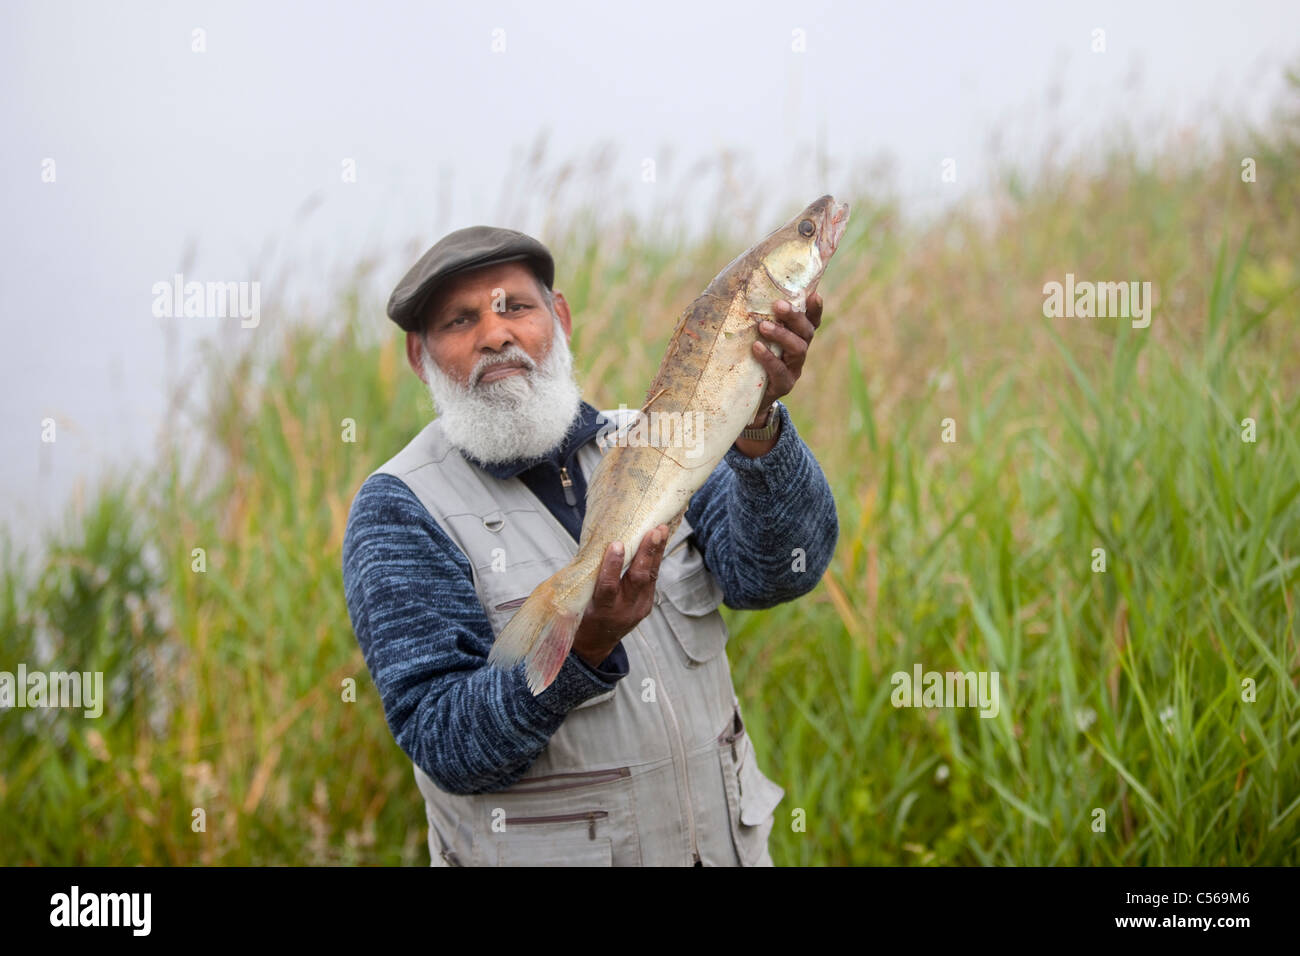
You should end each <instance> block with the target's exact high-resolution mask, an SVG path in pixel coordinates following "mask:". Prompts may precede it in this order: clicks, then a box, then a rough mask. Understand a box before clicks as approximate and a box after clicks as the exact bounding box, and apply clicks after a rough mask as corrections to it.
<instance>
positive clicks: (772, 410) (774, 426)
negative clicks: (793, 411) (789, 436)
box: [740, 402, 781, 441]
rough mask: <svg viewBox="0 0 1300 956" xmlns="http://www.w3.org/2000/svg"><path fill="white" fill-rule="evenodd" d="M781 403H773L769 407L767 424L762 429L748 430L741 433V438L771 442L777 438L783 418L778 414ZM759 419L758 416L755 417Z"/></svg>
mask: <svg viewBox="0 0 1300 956" xmlns="http://www.w3.org/2000/svg"><path fill="white" fill-rule="evenodd" d="M778 404H779V402H773V403H772V404H771V405H769V406H768V407H767V424H766V425H764V426H763V427H762V428H746V429H745V430H744V431H743V432H741V433H740V437H741V438H744V439H746V440H748V441H771V440H772V439H773V438H775V437H776V433H777V430H778V429H779V428H780V427H781V416H780V415H778V414H777V412H776V406H777V405H778ZM754 417H755V418H757V417H758V416H754Z"/></svg>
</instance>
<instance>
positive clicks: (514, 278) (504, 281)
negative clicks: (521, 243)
mask: <svg viewBox="0 0 1300 956" xmlns="http://www.w3.org/2000/svg"><path fill="white" fill-rule="evenodd" d="M540 284H541V280H540V279H538V278H537V276H536V275H535V274H534V273H533V270H532V269H529V268H528V266H526V265H524V264H523V263H521V262H499V263H493V264H492V265H490V266H482V267H481V268H478V269H470V270H468V271H467V272H464V273H461V274H458V275H454V276H449V277H448V278H447V280H446V281H445V282H444V283H443V284H442V287H441V288H440V289H439V290H438V293H437V295H436V296H435V297H434V300H433V302H432V303H431V304H430V310H431V311H430V315H434V314H436V313H437V312H441V311H444V310H446V309H449V308H453V307H456V306H466V305H468V306H472V305H474V304H475V302H476V300H479V299H482V298H483V296H485V295H487V296H490V295H492V293H493V290H495V289H501V290H503V291H504V292H505V293H506V295H511V294H521V293H523V294H536V293H537V292H538V291H540Z"/></svg>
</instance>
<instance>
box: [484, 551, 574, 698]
mask: <svg viewBox="0 0 1300 956" xmlns="http://www.w3.org/2000/svg"><path fill="white" fill-rule="evenodd" d="M555 598H556V588H555V577H551V578H548V579H547V580H545V581H543V582H542V583H541V584H539V585H538V586H537V588H536V589H535V590H534V591H533V593H532V594H531V595H529V597H528V600H526V601H525V602H524V604H523V607H521V608H520V609H519V610H518V611H517V612H516V613H515V616H514V617H512V618H511V619H510V620H509V622H508V623H507V624H506V626H505V627H503V628H502V629H501V633H500V634H498V635H497V639H496V641H495V642H494V643H493V645H492V650H491V651H490V652H489V653H488V663H489V664H491V665H493V666H495V667H503V668H509V667H513V666H514V665H515V664H518V663H519V662H520V661H521V660H522V661H524V662H525V664H526V669H525V676H526V677H527V679H528V689H529V690H531V691H532V692H533V695H534V696H536V695H537V694H540V693H541V692H542V691H544V690H545V689H546V688H548V687H550V686H551V683H552V682H553V681H554V680H555V675H556V674H558V673H559V672H560V668H561V667H563V666H564V659H565V658H566V657H568V656H569V650H570V649H571V648H572V647H573V635H574V634H576V633H577V630H578V621H579V619H580V618H581V615H580V614H578V613H575V612H573V611H570V610H569V609H567V608H565V607H563V606H562V605H561V604H560V603H559V602H558V601H556V599H555Z"/></svg>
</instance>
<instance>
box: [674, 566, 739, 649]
mask: <svg viewBox="0 0 1300 956" xmlns="http://www.w3.org/2000/svg"><path fill="white" fill-rule="evenodd" d="M659 594H660V595H661V596H662V600H661V601H660V602H659V607H660V609H661V610H662V611H663V612H664V617H665V618H667V620H668V626H669V628H671V629H672V632H673V636H674V637H676V638H677V643H678V644H680V645H681V647H682V650H683V651H685V653H686V656H687V657H688V658H689V659H690V661H691V663H692V664H704V663H707V662H708V661H711V660H713V658H715V657H717V656H718V654H720V653H721V652H722V648H723V647H724V646H725V645H726V643H727V625H726V624H725V622H723V620H722V615H721V614H719V613H718V606H719V605H721V604H722V596H723V595H722V586H721V585H720V584H718V582H717V579H715V578H714V577H713V574H712V573H711V572H710V571H709V569H708V568H707V567H705V566H704V564H703V562H701V563H700V564H699V566H698V567H697V568H696V569H695V570H694V571H692V572H691V573H689V574H687V575H686V576H684V577H680V578H677V579H676V580H670V581H667V582H665V583H664V584H663V585H662V586H661V587H660V589H659Z"/></svg>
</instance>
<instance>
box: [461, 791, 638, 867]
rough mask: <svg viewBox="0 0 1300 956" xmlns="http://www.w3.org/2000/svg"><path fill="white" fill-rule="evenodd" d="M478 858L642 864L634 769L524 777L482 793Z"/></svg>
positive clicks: (514, 862)
mask: <svg viewBox="0 0 1300 956" xmlns="http://www.w3.org/2000/svg"><path fill="white" fill-rule="evenodd" d="M477 799H478V809H477V810H476V811H475V816H476V818H477V819H478V820H479V821H481V822H480V823H479V824H478V826H477V827H476V830H477V832H476V833H475V835H474V843H475V850H474V856H475V858H476V860H477V861H478V862H479V863H480V864H482V865H488V866H491V865H497V866H614V865H616V864H617V865H620V866H628V865H631V866H636V865H639V864H640V862H641V844H640V840H639V838H638V835H637V829H636V811H635V803H634V797H633V790H632V785H631V770H630V769H629V768H628V767H615V768H610V769H608V770H583V771H577V772H572V773H554V774H545V775H542V776H536V777H524V778H522V779H520V780H518V781H516V782H515V784H514V785H513V786H511V787H510V788H509V789H507V790H502V791H500V792H499V793H492V794H482V795H481V796H480V797H479V798H477Z"/></svg>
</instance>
